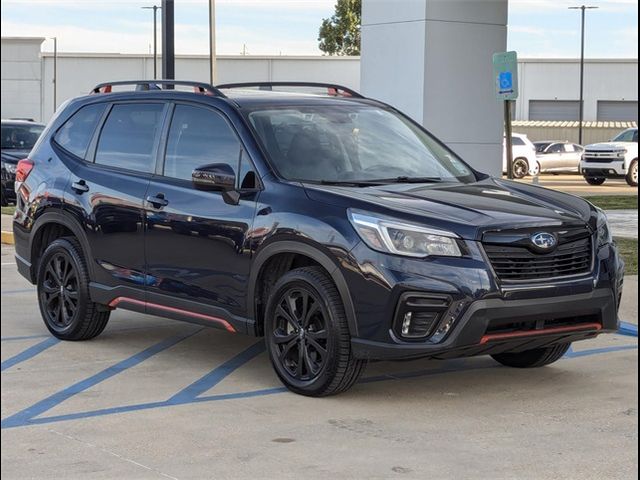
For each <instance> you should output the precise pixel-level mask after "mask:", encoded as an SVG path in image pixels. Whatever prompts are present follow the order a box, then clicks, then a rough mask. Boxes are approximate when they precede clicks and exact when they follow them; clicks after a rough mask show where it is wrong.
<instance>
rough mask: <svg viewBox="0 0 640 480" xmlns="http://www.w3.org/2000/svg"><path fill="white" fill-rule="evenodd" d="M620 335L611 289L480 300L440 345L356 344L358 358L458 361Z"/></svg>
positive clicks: (472, 305) (354, 343)
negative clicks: (565, 321)
mask: <svg viewBox="0 0 640 480" xmlns="http://www.w3.org/2000/svg"><path fill="white" fill-rule="evenodd" d="M559 316H560V317H563V318H575V319H580V320H584V321H581V322H576V323H575V324H573V325H563V326H558V327H554V326H552V325H551V326H549V327H543V328H540V329H532V330H518V331H512V332H507V333H501V332H500V331H499V330H496V331H495V333H491V327H492V326H493V327H497V326H500V325H504V324H505V323H507V322H508V323H513V322H522V323H525V322H544V321H545V320H555V319H557V318H558V317H559ZM617 329H618V316H617V298H616V295H615V294H614V292H613V290H611V289H600V290H595V291H593V292H592V293H588V294H580V295H569V296H563V297H555V298H554V297H552V298H547V299H539V298H538V299H527V300H503V299H498V298H496V299H489V300H478V301H476V302H474V303H473V304H471V306H470V307H469V308H468V309H467V311H466V313H465V314H464V315H463V316H462V318H460V319H459V320H458V321H457V322H456V325H455V327H454V328H453V330H452V332H451V334H450V335H449V337H448V338H447V339H446V340H445V341H444V342H442V343H440V344H427V343H401V344H392V343H385V342H376V341H370V340H364V339H359V338H356V339H353V340H352V348H353V353H354V355H355V356H356V357H358V358H366V359H379V360H394V359H396V360H398V359H411V358H421V357H433V358H455V357H464V356H472V355H485V354H494V353H500V352H504V351H510V352H516V351H518V350H530V349H533V348H540V347H543V346H548V345H552V344H555V343H566V342H574V341H577V340H584V339H587V338H592V337H594V336H596V335H598V334H599V333H604V332H614V331H616V330H617Z"/></svg>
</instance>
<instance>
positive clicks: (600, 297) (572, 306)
mask: <svg viewBox="0 0 640 480" xmlns="http://www.w3.org/2000/svg"><path fill="white" fill-rule="evenodd" d="M351 254H352V256H353V257H354V258H353V262H352V263H351V268H349V269H345V270H343V273H344V275H345V277H346V279H347V282H348V284H349V286H350V290H351V292H352V297H353V303H354V307H355V313H356V317H357V323H358V332H357V334H356V335H353V338H352V349H353V353H354V355H355V356H356V357H358V358H363V359H372V360H374V359H375V360H394V359H396V360H400V359H414V358H422V357H431V358H454V357H463V356H472V355H484V354H494V353H500V352H504V351H510V352H515V351H522V350H530V349H534V348H541V347H543V346H548V345H553V344H557V343H567V342H574V341H577V340H583V339H588V338H592V337H594V336H596V335H598V334H600V333H605V332H614V331H616V330H617V328H618V323H619V321H618V313H617V312H618V308H619V302H620V296H621V293H622V285H623V281H624V263H623V261H622V260H621V258H620V256H619V255H618V252H617V248H616V247H615V245H607V246H604V247H601V248H600V249H599V250H598V251H596V252H594V262H593V268H592V270H591V271H590V272H589V273H588V274H584V275H581V276H576V277H574V278H564V279H554V280H553V281H547V282H532V283H530V284H517V285H514V284H501V282H500V281H499V279H498V278H497V277H496V276H495V274H494V273H493V270H492V269H491V267H489V266H488V264H487V263H486V261H485V260H484V259H483V258H481V257H478V256H477V255H476V253H474V252H471V256H470V258H465V259H446V258H440V259H433V260H432V261H421V260H417V261H415V260H408V259H403V258H398V257H390V256H388V255H384V254H376V253H375V252H371V251H370V250H369V249H368V248H366V247H363V246H358V247H356V248H355V249H354V250H352V252H351ZM355 265H364V268H363V267H361V268H360V272H355V271H354V270H355V269H354V268H353V266H355ZM374 266H375V267H374ZM354 292H355V294H354ZM408 292H409V293H410V294H411V296H415V295H418V296H419V295H422V294H426V295H427V296H429V297H430V299H433V298H447V299H448V301H449V304H448V305H447V308H446V309H444V313H442V314H441V316H440V317H439V319H438V322H439V324H438V325H439V326H442V325H443V323H446V324H448V326H447V329H446V332H445V334H444V335H440V338H437V337H438V334H437V333H438V329H437V328H434V329H432V330H431V332H432V334H431V335H430V336H428V337H425V338H424V339H410V338H403V337H402V335H400V334H399V328H398V325H399V324H401V321H400V320H399V315H398V312H399V311H400V313H401V314H402V313H404V310H402V309H401V308H399V305H401V303H400V302H401V301H402V299H403V298H406V296H407V293H408ZM438 296H439V297H438ZM432 303H433V302H432ZM400 317H401V315H400ZM433 332H435V333H433ZM400 333H401V332H400Z"/></svg>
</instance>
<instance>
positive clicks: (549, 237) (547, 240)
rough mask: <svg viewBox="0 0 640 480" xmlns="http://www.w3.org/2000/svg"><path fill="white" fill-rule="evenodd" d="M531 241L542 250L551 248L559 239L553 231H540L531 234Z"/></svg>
mask: <svg viewBox="0 0 640 480" xmlns="http://www.w3.org/2000/svg"><path fill="white" fill-rule="evenodd" d="M531 243H533V245H534V246H535V247H536V248H538V249H540V250H551V249H553V248H555V246H556V245H557V244H558V240H556V237H555V235H553V234H551V233H547V232H540V233H534V234H533V235H531Z"/></svg>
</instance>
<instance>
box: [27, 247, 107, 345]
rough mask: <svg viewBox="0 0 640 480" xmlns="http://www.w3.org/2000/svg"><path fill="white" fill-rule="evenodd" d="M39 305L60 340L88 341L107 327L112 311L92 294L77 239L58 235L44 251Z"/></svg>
mask: <svg viewBox="0 0 640 480" xmlns="http://www.w3.org/2000/svg"><path fill="white" fill-rule="evenodd" d="M38 305H39V307H40V313H41V314H42V319H43V320H44V324H45V326H46V327H47V328H48V329H49V331H50V332H51V333H52V334H53V336H55V337H57V338H59V339H61V340H88V339H90V338H94V337H96V336H98V335H100V333H102V331H103V330H104V328H105V327H106V326H107V322H108V321H109V314H110V313H111V312H110V311H109V310H106V309H103V308H101V306H100V305H98V304H96V303H94V302H92V301H91V298H90V297H89V273H88V270H87V264H86V261H85V259H84V254H83V253H82V248H81V247H80V244H79V243H78V241H77V240H76V239H75V238H71V237H65V238H59V239H57V240H55V241H53V242H52V243H51V244H50V245H49V246H48V247H47V248H46V250H45V251H44V253H43V254H42V257H41V259H40V263H39V267H38Z"/></svg>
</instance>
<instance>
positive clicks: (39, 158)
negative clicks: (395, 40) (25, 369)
mask: <svg viewBox="0 0 640 480" xmlns="http://www.w3.org/2000/svg"><path fill="white" fill-rule="evenodd" d="M185 88H188V89H189V90H188V91H185V90H184V89H185ZM16 191H17V194H18V195H17V197H18V198H17V210H16V214H15V220H14V233H15V239H16V257H17V260H18V262H17V263H18V268H19V270H20V272H21V273H22V274H23V275H24V276H25V277H26V278H28V279H29V280H30V281H31V282H33V283H35V284H36V285H37V291H38V293H37V294H38V302H39V305H40V310H41V312H42V317H43V319H44V322H45V324H46V326H47V328H48V329H49V330H50V331H51V333H52V334H53V335H55V336H56V337H58V338H61V339H64V340H86V339H90V338H93V337H95V336H96V335H98V334H100V332H102V330H103V329H104V328H105V326H106V324H107V321H108V319H109V313H110V311H111V310H113V309H114V308H123V309H129V310H135V311H139V312H145V313H149V314H154V315H161V316H165V317H169V318H174V319H177V320H184V321H188V322H195V323H198V324H203V325H209V326H212V327H218V328H222V329H225V330H227V331H229V332H237V333H245V334H249V335H256V336H264V337H265V342H266V346H267V350H268V353H269V356H270V359H271V362H272V363H273V366H274V368H275V371H276V372H277V374H278V376H279V377H280V379H281V380H282V382H283V383H284V384H285V385H286V386H287V387H288V388H289V389H291V390H292V391H294V392H297V393H300V394H304V395H312V396H323V395H330V394H335V393H339V392H342V391H344V390H346V389H348V388H349V387H351V386H352V385H353V384H354V382H356V380H357V379H358V377H359V375H360V374H361V372H362V370H363V368H364V366H365V365H366V363H367V361H368V360H374V359H387V360H388V359H411V358H420V357H431V358H453V357H463V356H471V355H491V356H492V357H493V358H494V359H496V360H497V361H498V362H500V363H502V364H504V365H508V366H512V367H520V368H525V367H540V366H543V365H547V364H550V363H552V362H554V361H556V360H558V359H559V358H561V357H562V355H563V354H564V353H565V352H566V351H567V349H568V348H569V346H570V344H571V342H574V341H577V340H584V339H588V338H593V337H595V336H596V335H598V334H600V333H603V332H612V331H615V330H616V329H617V326H618V315H617V311H618V307H619V304H620V296H621V291H622V282H623V270H624V265H623V262H622V261H621V259H620V257H619V256H618V252H617V249H616V246H615V244H614V242H613V241H612V238H611V234H610V232H609V229H608V226H607V219H606V217H605V215H604V213H603V212H602V211H600V210H598V209H597V208H595V207H594V206H593V205H591V204H590V203H588V202H586V201H584V200H582V199H580V198H577V197H573V196H570V195H566V194H563V193H558V192H554V191H550V190H546V189H543V188H538V187H535V186H530V185H523V184H520V183H514V182H508V181H503V180H499V179H495V178H491V177H489V176H487V175H484V174H482V173H479V172H477V171H475V170H474V169H473V168H471V167H470V166H469V165H467V164H466V163H465V162H464V161H462V160H461V159H460V158H459V157H458V156H457V155H456V154H455V153H453V152H452V151H451V150H450V149H448V148H447V147H446V146H445V145H443V144H442V143H441V142H439V141H438V140H437V139H435V138H434V137H433V136H432V135H430V134H429V133H428V132H426V131H425V130H424V129H423V128H422V127H421V126H419V125H417V124H416V123H415V122H413V121H412V120H411V119H409V118H408V117H406V116H405V115H403V114H401V113H400V112H398V111H396V110H395V109H393V108H392V107H389V106H388V105H385V104H382V103H380V102H377V101H374V100H370V99H366V98H363V97H362V96H361V95H359V94H357V93H356V92H353V91H351V90H349V89H347V88H344V87H340V86H335V85H324V84H297V83H292V84H281V83H263V84H235V85H221V86H219V87H217V88H216V87H213V86H211V85H207V84H200V83H194V82H177V81H157V82H156V81H153V82H150V81H133V82H114V83H110V84H102V85H98V86H97V87H96V88H95V89H94V90H93V92H92V94H90V95H88V96H84V97H81V98H77V99H74V100H72V101H69V102H68V103H66V104H65V105H64V107H63V108H60V110H59V111H58V113H57V114H56V116H55V118H53V119H52V120H51V122H50V123H49V125H48V127H47V129H46V131H45V132H44V134H43V135H42V136H41V137H40V140H39V141H38V143H37V144H36V146H35V147H34V148H33V150H32V152H31V154H30V155H29V158H28V159H25V160H22V161H21V162H20V163H19V166H18V168H17V185H16Z"/></svg>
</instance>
